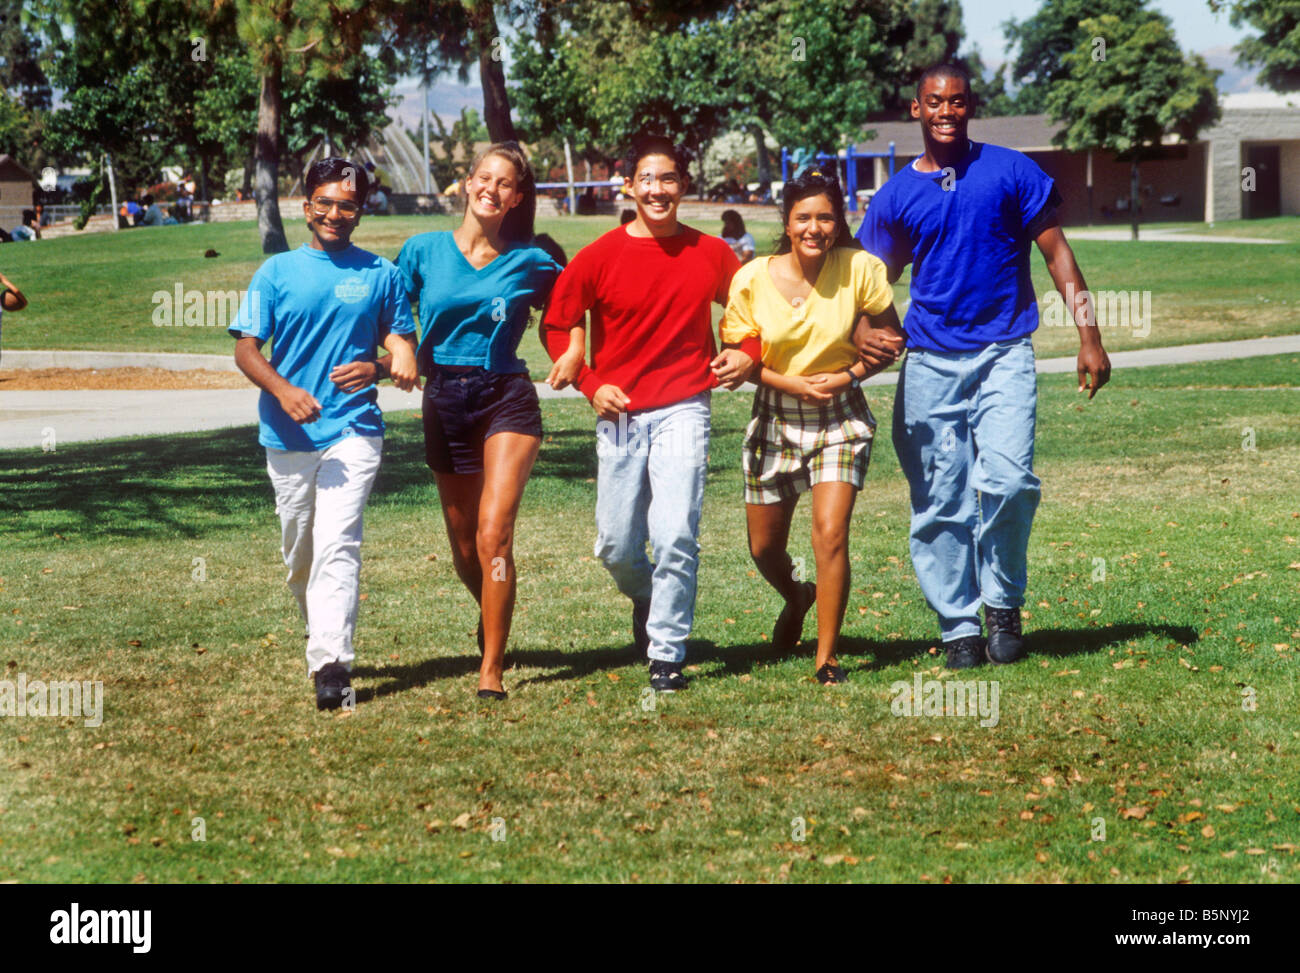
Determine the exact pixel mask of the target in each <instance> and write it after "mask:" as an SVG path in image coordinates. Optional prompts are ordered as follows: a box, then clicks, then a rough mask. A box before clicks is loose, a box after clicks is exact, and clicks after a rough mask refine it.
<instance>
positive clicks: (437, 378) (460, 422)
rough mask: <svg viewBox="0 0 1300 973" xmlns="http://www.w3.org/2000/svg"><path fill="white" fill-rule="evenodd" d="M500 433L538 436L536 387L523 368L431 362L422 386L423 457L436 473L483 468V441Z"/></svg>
mask: <svg viewBox="0 0 1300 973" xmlns="http://www.w3.org/2000/svg"><path fill="white" fill-rule="evenodd" d="M499 432H516V433H520V434H521V435H524V436H537V437H538V438H541V435H542V409H541V406H540V404H539V403H538V401H537V389H535V388H533V382H532V379H530V378H529V377H528V375H527V373H526V372H518V373H515V374H507V373H503V372H489V371H485V370H484V369H481V368H476V369H473V370H471V371H452V370H449V369H444V368H439V367H438V366H437V365H435V366H434V367H433V369H432V371H431V372H430V374H429V375H428V377H427V381H426V382H425V385H424V459H425V462H427V463H428V464H429V469H431V470H433V471H434V472H435V473H481V472H483V443H484V442H486V441H487V438H488V437H489V436H492V435H495V434H496V433H499Z"/></svg>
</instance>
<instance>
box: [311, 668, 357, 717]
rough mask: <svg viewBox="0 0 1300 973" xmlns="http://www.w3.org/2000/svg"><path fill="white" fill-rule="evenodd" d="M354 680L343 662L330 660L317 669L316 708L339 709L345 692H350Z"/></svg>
mask: <svg viewBox="0 0 1300 973" xmlns="http://www.w3.org/2000/svg"><path fill="white" fill-rule="evenodd" d="M351 689H352V680H351V678H350V677H349V676H348V670H347V669H346V668H345V667H344V665H343V663H341V662H330V663H327V664H325V665H323V666H321V667H320V668H319V669H317V670H316V708H317V709H338V708H339V707H340V706H342V705H343V694H344V692H350V690H351Z"/></svg>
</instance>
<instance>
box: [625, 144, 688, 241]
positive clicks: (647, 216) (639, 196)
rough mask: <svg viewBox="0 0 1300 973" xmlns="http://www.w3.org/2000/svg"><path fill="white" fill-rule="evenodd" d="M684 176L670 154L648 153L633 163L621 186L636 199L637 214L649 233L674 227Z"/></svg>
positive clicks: (684, 181) (684, 192) (685, 181)
mask: <svg viewBox="0 0 1300 973" xmlns="http://www.w3.org/2000/svg"><path fill="white" fill-rule="evenodd" d="M687 182H688V180H687V177H686V174H685V173H684V172H681V171H680V170H679V169H678V167H677V162H676V160H674V159H673V157H672V156H670V155H663V154H661V153H652V154H650V155H643V156H642V157H641V158H640V159H638V160H637V163H636V168H635V170H634V171H633V172H632V175H631V178H628V179H624V180H623V186H624V188H625V189H626V190H627V192H629V193H631V194H632V198H633V199H635V200H636V209H637V215H638V216H639V217H640V219H641V221H642V222H643V223H645V225H646V228H647V229H649V230H651V232H653V231H654V230H655V229H656V228H661V229H669V228H675V227H676V225H677V204H678V203H680V202H681V201H682V197H683V196H685V195H686V186H687Z"/></svg>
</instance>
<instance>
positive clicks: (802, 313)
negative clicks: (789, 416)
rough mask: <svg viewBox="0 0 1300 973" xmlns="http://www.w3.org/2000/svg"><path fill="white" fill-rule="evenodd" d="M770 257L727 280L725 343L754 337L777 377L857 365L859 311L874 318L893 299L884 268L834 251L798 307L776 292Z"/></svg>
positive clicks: (860, 254)
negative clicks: (855, 342)
mask: <svg viewBox="0 0 1300 973" xmlns="http://www.w3.org/2000/svg"><path fill="white" fill-rule="evenodd" d="M771 261H772V258H771V257H760V258H759V259H757V260H751V261H750V262H749V263H747V264H745V265H744V266H743V267H741V268H740V269H739V270H738V271H736V276H735V277H734V278H732V281H731V292H730V294H729V296H728V299H727V312H726V314H725V315H724V316H723V319H722V326H721V334H722V340H723V341H724V342H727V343H734V342H740V341H743V340H744V339H745V338H749V337H753V336H758V337H759V338H760V339H762V345H763V364H764V365H766V366H767V367H768V368H770V369H772V370H773V371H777V372H780V373H781V374H782V375H815V374H817V373H818V372H833V371H838V370H839V369H842V368H848V367H849V366H850V365H852V364H853V363H854V362H856V361H857V360H858V352H857V349H856V348H854V346H853V342H852V338H853V324H854V322H855V321H856V320H857V317H858V314H859V312H863V311H865V312H866V313H867V314H880V313H881V312H882V311H884V310H885V308H887V307H889V305H890V304H891V303H892V302H893V300H894V291H893V288H891V287H890V286H889V278H888V275H887V272H886V270H885V265H884V264H883V263H882V262H881V261H880V260H879V259H878V258H876V257H873V256H872V255H871V254H869V253H867V252H866V251H865V250H857V249H853V248H850V247H835V248H834V249H833V250H831V252H830V253H828V254H827V255H826V262H825V263H823V264H822V269H821V272H820V273H819V274H818V275H817V284H816V286H814V287H813V289H812V292H811V293H810V294H809V295H808V296H807V297H806V298H805V299H804V301H803V303H802V304H800V305H799V306H798V307H793V306H792V305H791V304H790V302H789V301H787V300H786V299H785V298H784V297H782V296H781V292H780V291H779V290H777V289H776V283H775V282H774V281H773V280H772V275H771V273H769V271H768V264H769V263H771Z"/></svg>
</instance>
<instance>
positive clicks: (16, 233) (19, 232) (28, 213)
mask: <svg viewBox="0 0 1300 973" xmlns="http://www.w3.org/2000/svg"><path fill="white" fill-rule="evenodd" d="M9 235H10V236H11V237H12V238H13V239H14V241H15V242H16V241H18V240H39V239H40V238H41V225H40V223H38V222H37V220H36V210H34V209H25V210H23V221H22V223H20V224H19V225H18V226H15V227H14V229H13V232H12V233H10V234H9Z"/></svg>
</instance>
